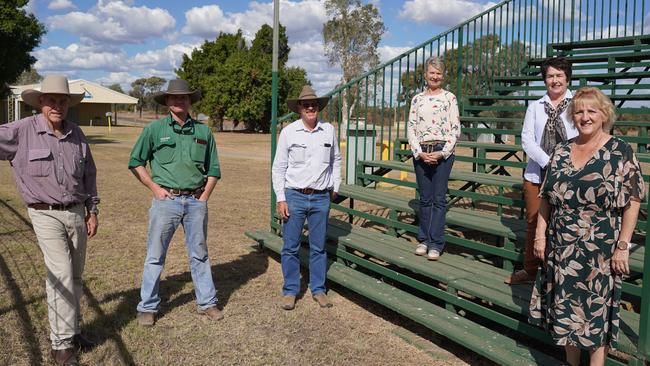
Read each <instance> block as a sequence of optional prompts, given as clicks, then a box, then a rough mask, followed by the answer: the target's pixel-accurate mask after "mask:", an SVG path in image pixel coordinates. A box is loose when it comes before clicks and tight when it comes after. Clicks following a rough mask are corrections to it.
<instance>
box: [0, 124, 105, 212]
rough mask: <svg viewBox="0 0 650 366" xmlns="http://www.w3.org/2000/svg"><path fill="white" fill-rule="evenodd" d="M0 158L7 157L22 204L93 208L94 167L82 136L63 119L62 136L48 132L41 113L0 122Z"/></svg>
mask: <svg viewBox="0 0 650 366" xmlns="http://www.w3.org/2000/svg"><path fill="white" fill-rule="evenodd" d="M0 160H9V162H10V163H11V168H12V169H13V172H14V178H15V179H16V186H17V187H18V191H19V192H20V195H21V196H22V198H23V200H24V201H25V203H26V204H28V205H29V204H30V203H47V204H50V205H53V204H62V205H70V204H74V203H83V204H84V205H85V206H86V208H87V209H88V210H89V211H91V210H94V209H95V208H96V207H97V204H98V203H99V197H98V196H97V183H96V176H97V169H96V168H95V162H94V160H93V157H92V155H91V153H90V148H89V147H88V142H87V141H86V136H85V135H84V134H83V132H82V131H81V129H80V128H79V126H77V125H76V124H74V123H71V122H68V121H65V122H64V123H63V136H62V137H61V138H58V137H56V136H55V135H54V132H52V129H51V128H50V126H49V124H48V123H47V120H46V119H45V117H44V116H43V115H42V114H38V115H36V116H30V117H27V118H23V119H21V120H18V121H15V122H12V123H8V124H4V125H0Z"/></svg>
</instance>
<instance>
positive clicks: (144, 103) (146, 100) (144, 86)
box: [129, 76, 167, 118]
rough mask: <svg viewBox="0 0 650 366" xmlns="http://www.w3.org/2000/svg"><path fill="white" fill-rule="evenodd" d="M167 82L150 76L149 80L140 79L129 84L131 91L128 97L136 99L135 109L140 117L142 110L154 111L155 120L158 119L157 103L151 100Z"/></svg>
mask: <svg viewBox="0 0 650 366" xmlns="http://www.w3.org/2000/svg"><path fill="white" fill-rule="evenodd" d="M166 82H167V80H165V79H163V78H161V77H158V76H152V77H149V78H140V79H137V80H135V81H134V82H132V83H131V91H130V92H129V95H130V96H132V97H134V98H138V104H136V107H137V108H138V110H140V117H142V110H143V109H144V108H149V109H154V110H155V111H156V118H158V107H159V105H158V103H156V101H155V100H154V99H153V96H154V94H156V93H157V92H159V91H160V90H161V89H162V87H163V85H165V83H166Z"/></svg>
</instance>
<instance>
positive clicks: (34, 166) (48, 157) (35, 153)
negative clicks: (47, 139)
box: [27, 149, 52, 177]
mask: <svg viewBox="0 0 650 366" xmlns="http://www.w3.org/2000/svg"><path fill="white" fill-rule="evenodd" d="M27 154H28V156H27V158H28V159H29V161H28V162H27V174H29V175H31V176H32V177H45V176H48V175H50V173H51V171H52V152H51V151H50V149H31V150H29V151H28V153H27Z"/></svg>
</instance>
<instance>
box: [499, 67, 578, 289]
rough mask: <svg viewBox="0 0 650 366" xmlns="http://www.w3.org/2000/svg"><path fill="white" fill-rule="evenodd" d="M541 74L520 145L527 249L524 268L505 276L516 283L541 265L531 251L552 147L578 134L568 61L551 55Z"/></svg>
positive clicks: (528, 280) (529, 280)
mask: <svg viewBox="0 0 650 366" xmlns="http://www.w3.org/2000/svg"><path fill="white" fill-rule="evenodd" d="M542 77H543V79H544V84H545V85H546V94H545V95H544V96H543V97H542V98H540V99H538V100H536V101H535V102H533V103H532V104H530V105H529V106H528V110H527V111H526V117H525V119H524V126H523V128H522V131H521V146H522V148H523V149H524V151H525V152H526V155H528V165H527V166H526V170H525V171H524V201H525V203H526V223H527V231H526V248H525V251H524V268H523V269H522V270H519V271H516V272H514V273H513V274H511V275H510V276H508V277H507V278H506V279H505V281H504V282H505V283H507V284H511V285H517V284H521V283H532V282H533V281H534V280H535V276H536V275H537V269H538V267H539V265H540V263H541V262H540V261H539V259H537V258H535V256H534V253H533V247H534V239H535V228H536V227H537V213H538V211H539V205H540V202H541V199H540V198H539V190H540V186H541V182H542V181H543V180H544V173H545V171H546V167H547V164H548V162H549V158H550V155H551V152H552V151H553V148H554V147H555V145H556V144H558V143H561V142H564V141H566V140H568V139H571V138H573V137H575V136H577V135H578V131H577V130H576V129H575V127H574V126H573V123H572V122H571V120H570V118H569V116H567V113H566V109H567V107H568V106H569V104H570V102H571V98H572V94H571V91H569V90H568V87H569V84H570V83H571V61H569V60H567V59H566V58H564V57H551V58H548V59H546V60H545V61H544V63H543V64H542Z"/></svg>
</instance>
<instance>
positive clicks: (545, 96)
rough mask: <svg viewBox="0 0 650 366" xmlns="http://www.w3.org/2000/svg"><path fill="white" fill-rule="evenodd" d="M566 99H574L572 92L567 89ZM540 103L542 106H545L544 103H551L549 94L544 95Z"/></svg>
mask: <svg viewBox="0 0 650 366" xmlns="http://www.w3.org/2000/svg"><path fill="white" fill-rule="evenodd" d="M566 98H573V93H571V90H569V89H567V90H566V93H564V99H566ZM539 102H540V103H541V104H544V102H548V103H551V98H549V96H548V93H546V94H544V97H543V98H542V100H540V101H539Z"/></svg>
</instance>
